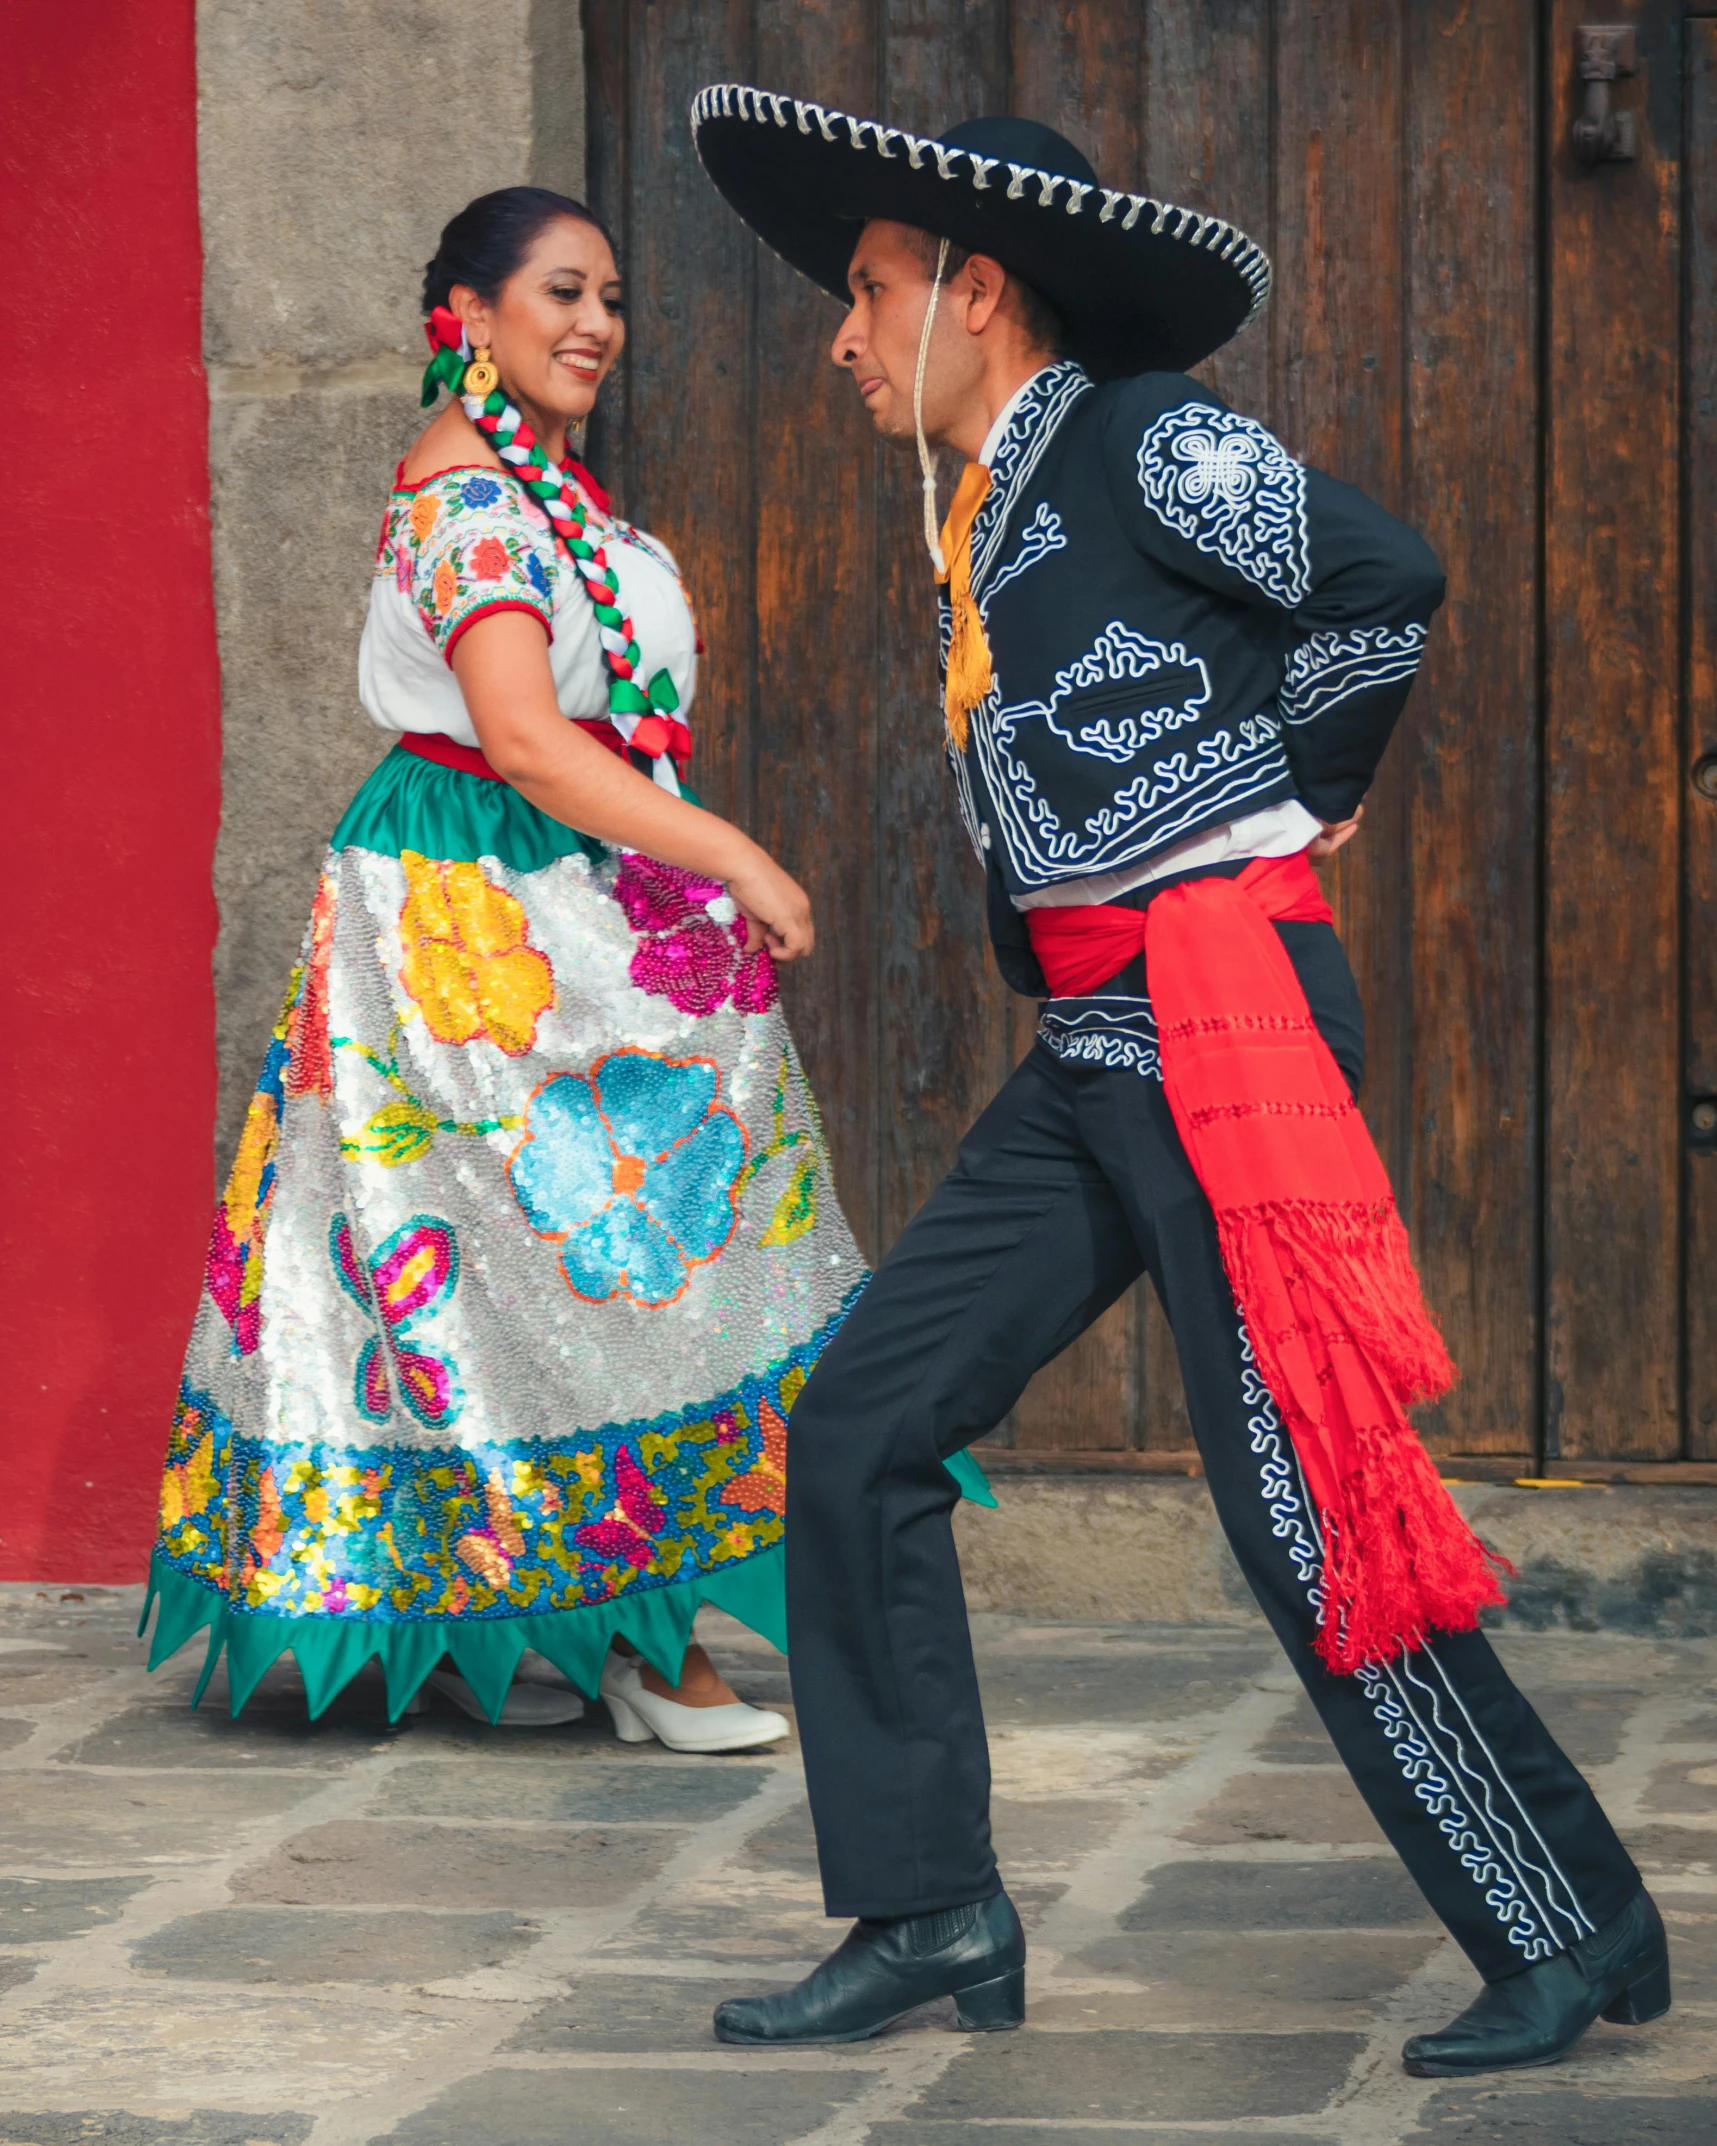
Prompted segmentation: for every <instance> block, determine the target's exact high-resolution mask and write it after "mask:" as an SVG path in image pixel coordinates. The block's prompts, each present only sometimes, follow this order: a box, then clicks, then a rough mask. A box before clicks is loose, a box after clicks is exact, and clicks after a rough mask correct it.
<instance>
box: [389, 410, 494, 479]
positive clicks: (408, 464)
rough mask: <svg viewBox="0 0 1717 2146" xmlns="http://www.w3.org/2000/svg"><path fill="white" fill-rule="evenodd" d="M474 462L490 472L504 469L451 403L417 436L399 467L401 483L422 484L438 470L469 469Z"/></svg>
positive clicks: (485, 440) (490, 449)
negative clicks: (483, 465)
mask: <svg viewBox="0 0 1717 2146" xmlns="http://www.w3.org/2000/svg"><path fill="white" fill-rule="evenodd" d="M473 463H482V464H485V465H486V466H487V467H488V468H490V469H505V468H506V466H507V465H506V464H505V463H504V462H503V461H502V460H501V458H500V456H499V455H498V454H497V453H496V452H495V450H494V448H493V447H492V446H491V445H490V444H489V442H488V440H487V439H485V438H484V436H483V434H482V433H480V432H479V431H478V430H477V427H476V426H475V425H474V424H472V422H471V420H470V419H469V418H468V417H467V416H466V415H465V412H464V411H463V410H462V409H460V407H459V405H458V404H457V403H456V402H450V403H449V404H448V405H447V407H446V409H445V410H443V411H442V412H441V414H440V415H439V416H438V417H437V418H436V419H435V420H434V422H433V423H431V424H429V425H426V426H425V427H424V429H423V430H422V431H421V432H420V433H419V434H418V436H417V441H416V444H415V445H414V446H413V447H412V448H411V450H410V451H409V452H408V454H407V455H406V458H405V460H404V462H403V463H402V464H401V465H400V482H401V483H402V484H421V483H422V482H423V481H424V479H425V478H426V477H433V476H435V475H436V474H437V473H438V472H439V471H441V470H444V469H469V468H470V467H471V466H472V464H473Z"/></svg>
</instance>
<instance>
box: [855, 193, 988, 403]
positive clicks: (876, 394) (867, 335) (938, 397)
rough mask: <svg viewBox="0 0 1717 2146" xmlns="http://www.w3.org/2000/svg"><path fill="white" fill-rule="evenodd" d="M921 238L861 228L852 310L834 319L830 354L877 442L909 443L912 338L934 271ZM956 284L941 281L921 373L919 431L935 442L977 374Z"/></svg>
mask: <svg viewBox="0 0 1717 2146" xmlns="http://www.w3.org/2000/svg"><path fill="white" fill-rule="evenodd" d="M922 247H923V240H922V238H921V237H920V236H918V235H917V234H915V233H913V232H912V231H910V230H909V229H908V227H907V226H906V225H904V224H893V223H881V222H877V223H868V224H866V225H865V227H864V229H863V230H862V231H861V232H860V233H859V242H858V245H857V247H856V249H855V250H854V253H853V257H852V265H851V266H850V267H849V268H848V270H847V283H848V285H849V287H850V288H851V291H852V294H853V302H852V309H851V311H850V312H849V313H848V314H847V317H846V319H845V320H843V321H842V322H841V325H840V331H839V333H838V334H837V335H836V337H835V340H834V346H833V350H832V352H831V355H832V356H833V358H834V361H835V363H836V364H837V365H841V366H845V368H846V369H847V371H849V372H850V373H851V374H852V376H853V381H854V384H855V385H856V386H857V388H858V391H859V394H860V396H861V397H862V398H863V401H864V406H865V408H866V409H867V410H868V411H869V412H870V417H871V423H872V424H873V425H875V427H876V429H877V431H878V432H880V433H881V434H882V436H883V438H884V439H890V440H910V439H911V438H912V382H913V376H914V375H915V373H916V372H917V369H918V338H919V336H920V334H921V333H922V331H923V327H924V310H925V308H926V306H928V305H929V303H930V291H931V287H932V284H933V282H934V280H935V272H934V270H933V269H931V268H927V267H926V266H925V265H924V255H923V250H922ZM958 284H959V279H958V278H953V279H950V280H949V281H947V282H944V284H943V287H942V297H941V301H940V303H939V304H938V307H937V312H936V325H935V327H934V328H933V329H932V330H931V334H930V357H929V362H928V364H927V365H926V367H925V373H924V429H925V432H926V433H927V434H928V436H929V437H930V438H931V439H932V440H935V439H937V438H938V437H939V436H940V434H941V431H942V424H943V421H944V420H945V419H946V418H948V417H949V416H951V414H952V411H953V409H954V408H955V407H956V406H957V405H958V403H959V401H960V399H961V397H962V396H963V394H964V393H965V392H966V390H967V389H968V387H969V385H970V382H969V381H968V379H967V378H966V375H967V374H968V373H976V372H977V371H979V370H981V361H980V360H979V358H978V354H977V352H976V350H975V349H971V348H969V347H967V346H969V345H970V344H971V343H972V338H971V337H970V336H968V335H967V334H966V333H965V331H964V328H963V327H962V325H961V319H960V316H961V314H962V312H963V310H964V308H963V305H962V302H961V298H960V294H959V289H958Z"/></svg>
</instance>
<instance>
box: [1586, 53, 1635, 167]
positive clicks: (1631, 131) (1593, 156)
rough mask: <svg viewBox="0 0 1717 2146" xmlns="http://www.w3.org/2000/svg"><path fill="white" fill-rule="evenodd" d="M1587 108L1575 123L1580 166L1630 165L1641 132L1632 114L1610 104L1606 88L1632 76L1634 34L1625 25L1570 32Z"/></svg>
mask: <svg viewBox="0 0 1717 2146" xmlns="http://www.w3.org/2000/svg"><path fill="white" fill-rule="evenodd" d="M1574 53H1575V57H1576V58H1577V59H1578V60H1579V62H1580V80H1581V81H1582V82H1584V83H1585V85H1586V106H1585V110H1584V111H1583V112H1581V114H1580V116H1579V118H1578V119H1576V120H1575V122H1574V154H1575V155H1576V156H1577V157H1578V158H1579V160H1580V162H1581V163H1582V164H1631V163H1632V162H1633V161H1634V159H1635V158H1636V157H1637V156H1638V155H1639V129H1638V126H1637V124H1636V122H1635V119H1634V115H1633V113H1632V112H1618V111H1617V110H1616V108H1615V106H1614V105H1613V104H1612V103H1611V102H1610V84H1611V83H1612V82H1614V81H1616V80H1617V79H1618V78H1619V77H1621V76H1623V75H1631V74H1633V73H1635V72H1636V65H1635V59H1634V30H1633V24H1632V23H1631V22H1629V23H1589V22H1587V23H1582V24H1581V25H1580V27H1579V28H1578V29H1577V30H1576V31H1575V32H1574Z"/></svg>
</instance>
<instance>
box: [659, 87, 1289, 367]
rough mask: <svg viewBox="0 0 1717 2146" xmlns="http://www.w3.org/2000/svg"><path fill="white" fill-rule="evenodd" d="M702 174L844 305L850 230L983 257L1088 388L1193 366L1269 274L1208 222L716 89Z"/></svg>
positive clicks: (1256, 304) (1170, 207)
mask: <svg viewBox="0 0 1717 2146" xmlns="http://www.w3.org/2000/svg"><path fill="white" fill-rule="evenodd" d="M692 133H693V136H694V138H695V140H696V142H697V149H698V155H699V156H700V157H701V159H702V160H703V166H704V169H705V170H706V171H707V172H708V173H709V175H710V178H711V179H712V180H713V181H714V182H715V184H716V186H717V187H718V188H719V189H720V191H721V193H722V194H723V195H724V196H725V198H726V199H727V201H728V202H729V203H730V204H731V206H732V207H733V208H734V209H736V210H737V211H738V213H739V214H740V215H741V216H742V217H743V218H744V219H745V221H746V222H747V223H748V224H749V225H750V226H751V228H752V230H753V231H755V232H756V233H757V235H758V237H759V238H761V239H762V240H763V241H764V242H765V244H766V245H768V246H770V247H771V248H772V249H773V250H774V251H775V252H776V253H778V254H779V255H780V256H781V258H782V259H783V260H784V261H786V262H788V263H789V264H790V266H792V267H794V268H796V269H798V270H799V272H800V273H801V274H802V275H805V276H809V277H810V279H811V281H812V282H813V283H816V284H820V285H821V286H822V288H823V289H824V290H826V291H828V292H830V293H831V294H832V295H833V296H834V297H836V298H841V299H845V298H846V297H847V295H848V292H847V264H848V262H849V261H850V260H851V258H852V252H853V245H854V242H855V240H856V238H857V236H858V230H857V227H858V226H859V225H860V224H862V223H864V222H866V221H867V220H869V219H870V218H872V217H882V218H886V219H887V220H888V221H890V222H893V223H904V224H913V225H916V226H917V227H918V228H920V229H921V230H925V231H930V232H933V233H934V234H935V235H936V236H937V237H938V238H947V239H951V240H953V242H954V243H955V244H956V245H958V246H964V247H965V248H967V250H968V251H970V252H974V253H987V254H990V255H993V256H994V258H995V259H997V260H999V261H1000V262H1001V263H1002V265H1003V267H1004V268H1006V269H1008V270H1009V271H1010V272H1011V273H1013V274H1015V275H1018V276H1019V277H1021V278H1022V279H1023V280H1024V281H1025V282H1027V283H1029V284H1031V285H1032V287H1033V288H1034V289H1035V290H1037V291H1038V292H1040V293H1041V294H1042V296H1043V297H1044V298H1045V299H1047V300H1048V302H1049V304H1050V305H1052V306H1053V307H1054V308H1055V310H1056V312H1057V313H1058V314H1059V315H1060V316H1061V319H1062V321H1063V323H1064V324H1065V327H1066V354H1067V356H1069V357H1071V358H1077V359H1078V360H1079V362H1080V363H1081V364H1082V365H1084V366H1085V368H1086V369H1087V371H1089V372H1090V373H1092V374H1093V375H1094V376H1095V377H1097V378H1098V379H1109V378H1114V377H1117V376H1121V375H1125V374H1129V373H1138V372H1147V371H1152V370H1157V369H1162V370H1170V371H1180V370H1184V368H1185V367H1187V366H1189V365H1196V364H1197V363H1198V361H1199V360H1200V359H1201V358H1206V357H1208V356H1209V355H1210V353H1211V352H1212V351H1213V350H1216V349H1219V348H1220V347H1221V346H1222V344H1224V343H1226V342H1227V341H1228V339H1229V338H1230V337H1231V336H1232V335H1234V334H1235V333H1236V331H1237V330H1238V329H1240V328H1241V327H1243V326H1244V325H1245V323H1246V321H1248V320H1249V319H1250V318H1251V316H1252V315H1253V314H1254V313H1255V312H1257V311H1258V310H1259V308H1260V307H1261V306H1262V305H1263V304H1264V302H1265V300H1266V299H1267V298H1268V296H1269V292H1270V263H1269V258H1268V256H1267V255H1266V254H1265V253H1264V251H1263V249H1262V248H1261V247H1259V246H1257V245H1255V244H1254V243H1253V241H1252V240H1251V239H1249V238H1248V237H1247V236H1246V234H1245V232H1243V231H1239V230H1236V229H1235V227H1234V225H1233V224H1230V223H1225V222H1224V221H1223V220H1222V218H1221V217H1220V216H1205V215H1201V214H1200V213H1199V212H1198V211H1197V210H1196V209H1185V208H1178V207H1176V205H1175V204H1174V203H1173V202H1169V201H1157V200H1154V199H1153V198H1152V197H1151V196H1150V195H1148V194H1124V193H1117V192H1115V191H1114V190H1113V189H1112V188H1109V187H1104V186H1087V185H1085V184H1083V183H1082V182H1080V181H1078V180H1074V179H1070V178H1068V177H1066V176H1065V175H1064V174H1062V173H1059V172H1048V171H1041V170H1038V169H1036V168H1035V167H1033V166H1031V165H1022V164H1014V163H1010V162H1004V161H1003V160H1002V159H1000V158H991V157H985V156H978V155H975V154H974V153H973V152H972V151H971V150H968V149H954V148H949V147H948V146H947V145H946V144H945V143H942V142H935V141H927V140H925V139H923V138H922V137H920V136H918V135H916V134H907V133H904V132H903V131H902V130H901V129H900V128H898V127H885V126H883V125H881V124H880V123H879V122H878V121H876V120H874V119H854V118H852V117H851V116H850V115H849V114H847V113H845V112H837V111H834V110H832V109H831V108H830V107H828V106H826V105H821V104H807V103H804V102H802V101H800V100H799V99H797V98H794V97H778V96H775V95H773V94H772V93H771V92H770V91H768V90H761V89H751V88H748V87H746V86H744V85H742V84H739V83H734V82H727V83H721V84H718V85H716V86H714V87H712V88H709V89H705V90H701V91H700V92H699V93H698V96H697V98H696V99H695V101H694V102H693V105H692Z"/></svg>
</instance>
